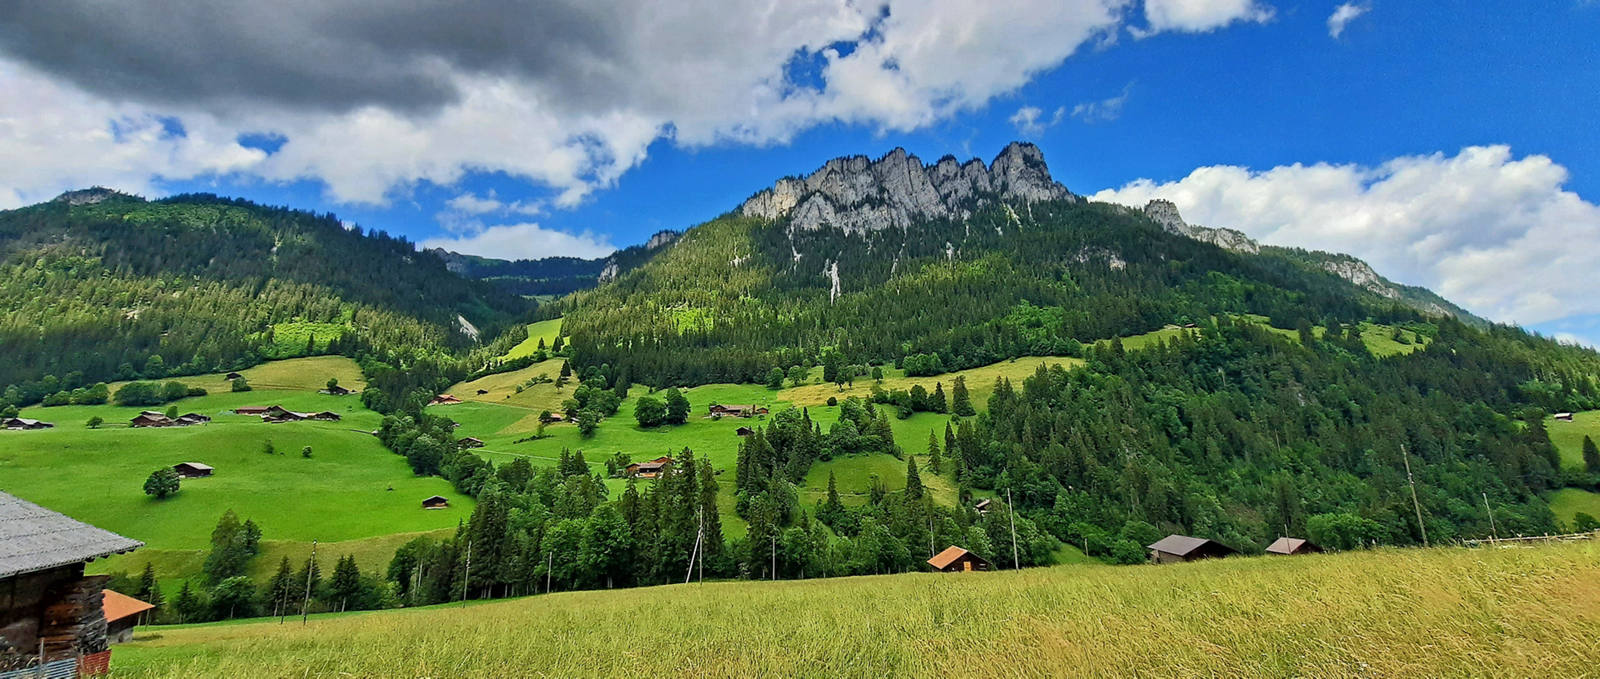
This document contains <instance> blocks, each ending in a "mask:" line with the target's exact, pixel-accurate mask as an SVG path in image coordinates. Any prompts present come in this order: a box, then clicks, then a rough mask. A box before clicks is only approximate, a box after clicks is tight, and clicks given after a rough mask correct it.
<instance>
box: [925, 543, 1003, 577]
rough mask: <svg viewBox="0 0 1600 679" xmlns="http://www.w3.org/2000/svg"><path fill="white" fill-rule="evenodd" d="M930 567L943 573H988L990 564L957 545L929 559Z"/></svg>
mask: <svg viewBox="0 0 1600 679" xmlns="http://www.w3.org/2000/svg"><path fill="white" fill-rule="evenodd" d="M928 565H929V566H933V569H934V570H936V571H939V572H942V573H964V572H970V571H986V570H989V568H990V564H989V562H988V561H986V560H984V558H983V557H981V556H978V555H977V554H973V553H972V552H969V551H967V550H965V549H962V548H960V547H957V546H955V545H951V546H949V547H946V548H944V551H942V552H939V553H938V554H935V555H934V557H933V558H932V559H928Z"/></svg>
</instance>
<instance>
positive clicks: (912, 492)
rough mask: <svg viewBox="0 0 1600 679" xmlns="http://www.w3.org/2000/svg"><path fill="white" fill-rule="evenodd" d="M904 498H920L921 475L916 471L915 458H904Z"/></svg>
mask: <svg viewBox="0 0 1600 679" xmlns="http://www.w3.org/2000/svg"><path fill="white" fill-rule="evenodd" d="M906 499H908V500H921V499H922V476H921V475H920V474H918V473H917V458H914V457H909V458H907V459H906Z"/></svg>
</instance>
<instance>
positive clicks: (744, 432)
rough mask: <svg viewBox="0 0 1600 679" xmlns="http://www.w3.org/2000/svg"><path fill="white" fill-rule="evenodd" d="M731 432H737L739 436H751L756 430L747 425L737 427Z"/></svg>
mask: <svg viewBox="0 0 1600 679" xmlns="http://www.w3.org/2000/svg"><path fill="white" fill-rule="evenodd" d="M733 433H735V434H738V435H739V436H753V435H755V433H756V430H754V429H751V428H749V427H739V428H738V429H735V430H733Z"/></svg>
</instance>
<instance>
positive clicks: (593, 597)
mask: <svg viewBox="0 0 1600 679" xmlns="http://www.w3.org/2000/svg"><path fill="white" fill-rule="evenodd" d="M157 635H159V638H154V639H150V640H147V641H139V642H136V643H134V644H130V645H126V646H121V647H118V649H117V651H116V653H115V657H114V662H113V664H114V666H115V667H116V669H117V676H125V677H165V676H218V677H221V676H226V677H257V676H259V677H291V676H292V677H334V676H338V677H346V676H353V677H529V676H535V677H537V676H548V677H570V676H616V677H637V676H655V677H694V676H739V677H756V676H804V677H899V676H908V677H932V676H966V675H973V676H998V677H1035V676H1037V677H1047V676H1149V677H1171V676H1188V677H1194V676H1204V677H1292V676H1300V677H1343V676H1380V677H1424V676H1427V677H1434V676H1504V677H1529V676H1560V677H1581V676H1591V675H1595V674H1597V673H1600V664H1597V663H1600V544H1597V543H1593V542H1590V543H1582V544H1567V545H1553V546H1542V547H1533V548H1514V549H1478V550H1469V549H1457V548H1445V549H1433V550H1392V549H1391V550H1380V551H1374V552H1365V553H1351V554H1340V555H1327V556H1307V557H1280V558H1267V557H1259V558H1241V559H1235V560H1227V561H1216V562H1209V563H1197V564H1187V565H1178V566H1159V567H1158V566H1141V567H1109V566H1070V567H1060V568H1051V569H1036V570H1028V571H1022V572H1003V573H979V574H955V575H938V574H913V575H900V576H880V577H862V578H848V579H836V580H814V581H804V582H779V583H716V584H706V585H687V586H670V587H657V588H650V589H636V590H625V591H616V592H587V593H570V594H560V593H558V594H555V595H549V596H538V597H532V598H527V599H521V600H516V601H507V602H501V603H495V604H488V605H480V606H469V607H464V608H444V609H433V610H423V611H394V612H384V613H373V614H366V615H360V616H353V617H344V618H335V619H324V620H313V621H312V622H311V624H310V625H308V626H306V627H300V626H298V625H293V624H291V625H286V626H281V627H280V626H278V625H276V624H270V623H268V624H244V625H223V626H208V627H194V628H187V629H169V630H160V629H157V630H151V631H148V632H146V634H145V635H142V636H157Z"/></svg>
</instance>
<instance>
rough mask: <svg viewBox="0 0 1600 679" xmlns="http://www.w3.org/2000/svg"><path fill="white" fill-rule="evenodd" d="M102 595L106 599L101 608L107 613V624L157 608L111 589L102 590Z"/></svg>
mask: <svg viewBox="0 0 1600 679" xmlns="http://www.w3.org/2000/svg"><path fill="white" fill-rule="evenodd" d="M101 594H102V595H103V597H104V598H103V603H102V604H101V607H102V608H104V609H105V611H106V622H116V621H118V620H122V619H123V618H129V617H133V616H135V615H138V614H140V613H143V612H145V611H148V610H151V609H153V608H155V606H152V605H150V604H147V603H145V602H143V601H140V600H138V599H135V598H133V597H131V596H128V595H126V594H122V593H119V592H114V591H112V590H109V589H106V590H101Z"/></svg>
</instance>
